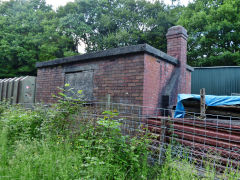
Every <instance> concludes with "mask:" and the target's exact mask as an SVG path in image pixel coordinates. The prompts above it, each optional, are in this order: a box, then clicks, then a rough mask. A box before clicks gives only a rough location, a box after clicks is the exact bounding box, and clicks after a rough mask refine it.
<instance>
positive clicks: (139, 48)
mask: <svg viewBox="0 0 240 180" xmlns="http://www.w3.org/2000/svg"><path fill="white" fill-rule="evenodd" d="M139 52H145V53H148V54H151V55H153V56H155V57H157V58H161V59H163V60H165V61H167V62H169V63H171V64H174V65H177V64H178V60H177V59H176V58H174V57H172V56H169V55H168V54H166V53H164V52H162V51H160V50H158V49H156V48H154V47H152V46H150V45H148V44H139V45H133V46H125V47H120V48H112V49H107V50H104V51H98V52H92V53H86V54H83V55H77V56H71V57H64V58H59V59H55V60H50V61H46V62H37V63H36V67H37V68H43V67H48V66H57V65H61V64H68V63H73V62H79V61H85V60H90V59H98V58H104V57H112V56H118V55H123V54H131V53H139Z"/></svg>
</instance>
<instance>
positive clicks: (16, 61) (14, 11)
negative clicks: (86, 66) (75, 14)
mask: <svg viewBox="0 0 240 180" xmlns="http://www.w3.org/2000/svg"><path fill="white" fill-rule="evenodd" d="M58 24H59V20H58V18H57V15H56V12H54V11H53V10H52V8H51V7H50V6H48V5H46V3H45V1H44V0H29V1H27V0H12V1H9V2H2V3H1V4H0V77H13V76H20V75H34V74H35V73H36V70H35V64H36V62H38V61H46V60H50V59H54V58H57V57H63V56H67V55H71V54H73V53H74V51H75V50H76V47H75V46H74V44H73V40H72V38H71V37H68V36H66V35H63V34H62V32H60V31H59V30H58Z"/></svg>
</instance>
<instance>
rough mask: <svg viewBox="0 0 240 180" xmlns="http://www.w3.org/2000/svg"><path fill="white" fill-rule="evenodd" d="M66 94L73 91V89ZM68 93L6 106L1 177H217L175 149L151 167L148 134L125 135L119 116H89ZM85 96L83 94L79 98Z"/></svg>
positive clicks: (0, 116)
mask: <svg viewBox="0 0 240 180" xmlns="http://www.w3.org/2000/svg"><path fill="white" fill-rule="evenodd" d="M68 86H69V85H66V87H68ZM66 91H67V92H68V91H71V92H73V90H72V88H69V89H68V90H66ZM66 91H63V92H60V93H59V95H58V96H55V97H56V98H58V99H59V102H58V103H57V104H55V105H53V106H52V107H48V108H46V107H42V106H39V107H35V108H34V110H28V109H25V108H23V107H21V106H10V105H9V104H8V103H6V102H2V103H1V104H0V178H1V179H22V180H28V179H48V180H49V179H50V180H51V179H53V180H54V179H136V180H138V179H164V180H165V179H169V180H170V179H171V180H183V179H184V180H185V179H186V180H188V179H189V180H190V179H214V178H216V171H215V170H214V168H211V167H210V166H207V169H206V173H205V174H202V176H199V173H198V171H197V170H196V168H195V166H194V165H193V164H191V163H189V161H188V160H187V159H184V158H182V157H178V156H173V153H172V149H171V146H169V148H168V150H167V151H166V158H165V161H164V163H163V164H162V165H161V166H160V165H158V164H157V163H156V164H155V165H154V164H151V163H149V161H148V157H149V155H151V153H152V152H151V151H150V150H149V148H148V147H149V146H148V145H149V143H150V142H151V138H150V137H151V136H149V135H150V134H149V133H148V132H147V131H143V130H141V131H140V130H139V131H138V132H137V134H136V135H135V136H131V137H130V136H127V135H122V133H121V129H120V126H121V123H120V122H119V120H118V119H116V118H117V116H118V115H119V114H118V112H112V111H104V112H103V113H102V116H100V117H99V118H98V119H94V118H93V117H92V116H86V115H87V114H86V113H87V110H88V109H89V107H84V106H83V104H82V102H81V101H80V100H79V98H77V99H74V98H71V97H68V96H67V95H66V94H68V93H67V92H66ZM81 95H82V91H78V92H77V94H75V97H80V96H81ZM84 117H85V118H84ZM186 157H187V156H186ZM226 178H228V179H239V178H240V173H238V172H234V171H230V172H228V171H226V172H225V173H224V174H223V175H221V176H220V177H219V179H226Z"/></svg>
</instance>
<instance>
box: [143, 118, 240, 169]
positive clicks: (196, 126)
mask: <svg viewBox="0 0 240 180" xmlns="http://www.w3.org/2000/svg"><path fill="white" fill-rule="evenodd" d="M163 119H164V120H165V121H166V123H165V126H166V132H165V133H166V134H165V141H166V142H167V143H170V142H171V141H174V142H177V143H178V144H179V145H180V146H182V147H186V148H187V150H188V151H189V153H190V154H191V155H192V158H194V159H195V160H197V161H199V162H202V161H203V159H204V160H206V159H207V158H210V159H213V160H214V165H215V163H216V164H217V165H216V167H218V166H219V167H218V168H219V169H223V167H226V166H229V165H231V166H232V167H234V168H236V167H239V166H240V125H237V124H233V122H232V121H228V123H226V122H225V121H224V122H223V123H222V120H219V119H217V120H211V119H210V120H209V119H206V120H196V119H176V118H169V117H160V116H159V117H153V118H149V119H148V120H147V124H148V129H149V131H151V132H152V133H154V134H155V137H157V140H158V141H160V140H161V138H160V135H162V131H161V129H162V123H161V121H162V120H163ZM156 135H159V136H156ZM155 141H156V140H155ZM159 143H161V142H159ZM215 161H216V162H215Z"/></svg>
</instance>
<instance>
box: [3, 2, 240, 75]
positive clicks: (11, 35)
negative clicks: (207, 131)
mask: <svg viewBox="0 0 240 180" xmlns="http://www.w3.org/2000/svg"><path fill="white" fill-rule="evenodd" d="M172 2H173V4H172V5H171V6H169V5H165V4H164V3H163V2H162V1H161V0H155V1H153V2H152V1H149V0H111V1H108V0H75V1H74V2H70V3H68V4H66V5H65V6H63V7H60V8H59V9H57V11H54V10H53V9H52V7H51V6H49V5H47V4H46V2H45V0H11V1H0V57H1V59H0V78H5V77H14V76H20V75H36V68H35V63H36V62H41V61H47V60H51V59H55V58H60V57H65V56H71V55H75V54H77V53H78V46H79V44H80V42H82V43H84V44H85V45H86V51H87V52H91V51H98V50H105V49H108V48H114V47H120V46H127V45H134V44H140V43H148V44H150V45H152V46H154V47H155V48H158V49H160V50H162V51H166V37H165V35H166V33H167V30H168V28H170V27H171V26H174V25H178V24H180V25H183V26H184V27H185V28H186V29H187V30H188V34H189V41H188V43H189V46H188V63H189V64H190V65H193V66H212V65H239V64H240V54H239V50H240V35H239V33H240V25H239V24H240V13H239V11H240V9H239V7H240V4H239V0H194V1H193V2H192V3H190V4H189V5H188V6H187V7H184V6H181V5H179V2H180V1H179V0H173V1H172Z"/></svg>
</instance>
